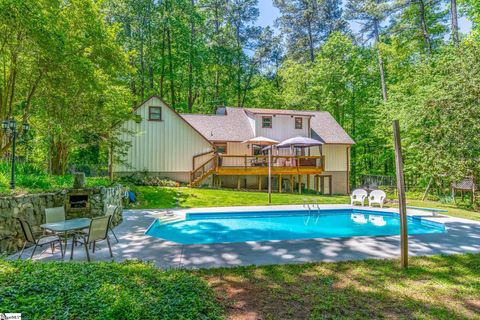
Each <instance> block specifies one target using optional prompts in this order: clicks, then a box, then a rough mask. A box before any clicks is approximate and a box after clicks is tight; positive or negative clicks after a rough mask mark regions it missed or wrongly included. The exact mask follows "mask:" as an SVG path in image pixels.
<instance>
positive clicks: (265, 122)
mask: <svg viewBox="0 0 480 320" xmlns="http://www.w3.org/2000/svg"><path fill="white" fill-rule="evenodd" d="M262 128H270V129H271V128H272V117H271V116H264V117H262Z"/></svg>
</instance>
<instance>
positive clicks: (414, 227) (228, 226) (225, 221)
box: [146, 209, 445, 244]
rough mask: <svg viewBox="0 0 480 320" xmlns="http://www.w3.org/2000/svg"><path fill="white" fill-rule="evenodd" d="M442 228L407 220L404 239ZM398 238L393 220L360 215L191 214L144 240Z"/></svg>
mask: <svg viewBox="0 0 480 320" xmlns="http://www.w3.org/2000/svg"><path fill="white" fill-rule="evenodd" d="M443 232H445V227H444V225H443V224H440V223H436V222H432V221H426V220H422V219H421V218H418V217H408V233H409V234H425V233H443ZM399 233H400V220H399V217H398V214H395V213H390V212H378V211H366V210H353V209H343V210H321V211H320V213H319V214H318V213H317V211H315V213H313V212H312V214H309V213H308V211H273V212H229V213H208V214H206V213H193V214H188V215H187V217H186V219H185V220H183V221H177V222H173V223H172V222H170V223H165V224H163V223H162V222H160V220H156V221H155V222H154V223H153V224H152V225H151V226H150V228H149V229H148V230H147V232H146V234H147V235H150V236H152V237H157V238H162V239H166V240H169V241H174V242H178V243H182V244H207V243H225V242H245V241H266V240H292V239H312V238H336V237H352V236H389V235H398V234H399Z"/></svg>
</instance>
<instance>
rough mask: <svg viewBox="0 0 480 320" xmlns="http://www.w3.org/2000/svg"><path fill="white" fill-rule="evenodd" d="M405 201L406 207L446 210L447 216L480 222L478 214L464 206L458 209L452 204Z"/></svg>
mask: <svg viewBox="0 0 480 320" xmlns="http://www.w3.org/2000/svg"><path fill="white" fill-rule="evenodd" d="M407 201H408V204H407V205H409V206H414V207H425V208H437V209H444V210H448V213H445V214H447V215H449V216H452V217H458V218H464V219H470V220H477V221H480V212H476V211H474V210H473V209H470V208H468V207H464V206H462V207H459V206H457V205H455V204H454V203H440V202H437V201H428V200H425V201H422V200H410V199H408V200H407Z"/></svg>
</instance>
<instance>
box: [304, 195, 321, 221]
mask: <svg viewBox="0 0 480 320" xmlns="http://www.w3.org/2000/svg"><path fill="white" fill-rule="evenodd" d="M310 205H311V206H312V207H313V208H312V207H310ZM315 206H317V212H316V213H315V212H314V211H313V210H315ZM303 207H304V208H305V207H306V208H308V217H307V219H306V221H305V222H304V223H305V225H308V223H309V222H310V217H312V216H314V217H315V216H316V218H315V224H317V223H318V218H320V205H319V203H318V201H314V202H313V203H309V202H308V200H307V199H305V198H304V199H303ZM312 211H313V212H312Z"/></svg>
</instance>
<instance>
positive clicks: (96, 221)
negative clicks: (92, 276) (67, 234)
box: [70, 216, 113, 262]
mask: <svg viewBox="0 0 480 320" xmlns="http://www.w3.org/2000/svg"><path fill="white" fill-rule="evenodd" d="M111 218H112V216H103V217H96V218H92V221H91V222H90V227H89V228H88V234H84V233H78V234H76V235H74V239H73V241H74V242H80V243H82V244H83V245H84V247H85V253H86V255H87V260H88V262H90V253H89V252H88V246H89V245H90V244H92V245H93V250H92V253H95V244H96V243H97V242H98V241H103V240H105V241H107V245H108V250H109V251H110V257H111V258H113V253H112V246H111V245H110V239H109V237H108V226H109V225H110V220H111ZM74 247H75V246H72V252H71V253H70V260H71V259H73V250H74Z"/></svg>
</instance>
